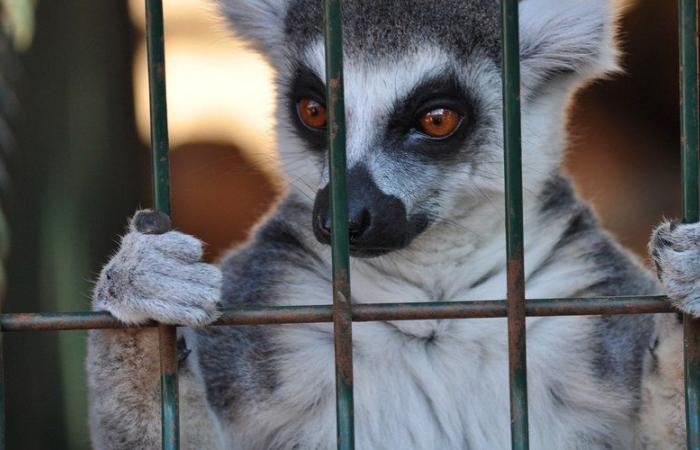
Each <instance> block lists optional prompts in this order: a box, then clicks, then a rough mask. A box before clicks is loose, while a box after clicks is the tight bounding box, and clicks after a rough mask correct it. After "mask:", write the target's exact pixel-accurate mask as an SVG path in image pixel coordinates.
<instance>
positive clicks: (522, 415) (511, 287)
mask: <svg viewBox="0 0 700 450" xmlns="http://www.w3.org/2000/svg"><path fill="white" fill-rule="evenodd" d="M501 20H502V40H503V42H502V45H503V62H502V79H503V143H504V152H505V155H504V157H505V184H506V241H507V243H506V246H507V258H508V261H507V268H508V296H507V297H508V374H509V383H510V420H511V445H512V448H513V449H518V450H527V448H528V445H529V444H528V414H527V368H526V354H525V275H524V274H525V272H524V261H523V190H522V167H521V165H522V164H521V141H520V137H521V130H520V44H519V36H518V35H519V29H518V26H519V25H518V0H502V1H501Z"/></svg>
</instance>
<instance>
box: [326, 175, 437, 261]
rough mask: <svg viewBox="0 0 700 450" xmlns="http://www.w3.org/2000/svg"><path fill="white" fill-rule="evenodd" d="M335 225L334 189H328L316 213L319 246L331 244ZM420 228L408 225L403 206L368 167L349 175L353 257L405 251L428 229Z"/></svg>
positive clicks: (350, 231)
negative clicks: (385, 189) (332, 191)
mask: <svg viewBox="0 0 700 450" xmlns="http://www.w3.org/2000/svg"><path fill="white" fill-rule="evenodd" d="M421 223H422V222H421ZM331 225H332V220H331V205H330V186H328V185H326V186H325V187H324V188H323V189H321V190H320V191H318V192H317V193H316V200H315V201H314V209H313V230H314V234H315V235H316V238H317V239H318V240H319V242H321V243H324V244H329V243H330V242H331ZM419 225H420V224H419V223H414V222H413V221H412V222H409V221H408V217H407V215H406V207H405V206H404V204H403V202H402V201H401V200H399V199H398V198H397V197H394V196H392V195H388V194H385V193H384V192H382V191H381V190H380V189H379V187H378V186H377V185H376V184H375V182H374V180H373V179H372V177H371V176H370V174H369V171H368V170H367V168H366V167H364V165H357V166H355V167H353V168H352V169H351V170H349V171H348V238H349V241H350V254H351V255H353V256H360V257H371V256H378V255H383V254H385V253H388V252H390V251H392V250H396V249H400V248H404V247H405V246H406V245H408V244H409V243H410V242H411V240H412V239H413V237H415V236H416V235H417V234H418V233H420V232H422V231H423V230H424V229H425V226H422V225H420V226H419Z"/></svg>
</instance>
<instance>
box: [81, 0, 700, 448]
mask: <svg viewBox="0 0 700 450" xmlns="http://www.w3.org/2000/svg"><path fill="white" fill-rule="evenodd" d="M220 5H221V11H222V12H223V13H224V15H225V17H227V19H228V20H229V22H230V23H231V26H232V27H233V29H234V31H235V32H236V33H237V34H238V35H239V36H240V37H241V38H243V39H245V40H247V42H249V43H250V44H251V45H252V46H253V47H254V48H256V49H257V50H259V51H260V52H261V54H263V55H264V56H265V57H266V58H267V60H268V61H269V62H270V63H271V64H272V66H273V67H274V68H275V70H276V74H277V89H278V99H277V110H276V111H277V112H276V120H277V142H278V147H279V153H280V159H281V162H282V167H283V169H284V171H285V173H286V177H287V179H288V181H289V193H288V194H287V196H286V197H285V198H284V199H283V200H282V201H281V203H280V204H279V206H278V207H277V209H276V211H275V212H274V214H272V215H271V216H270V217H269V218H268V219H266V220H265V222H264V223H262V224H261V225H260V226H259V227H258V228H257V230H256V231H255V233H254V235H253V237H252V238H251V240H250V241H249V242H248V243H247V244H246V245H245V246H242V247H240V248H237V249H234V250H233V251H232V252H231V253H230V254H229V255H228V256H227V257H226V258H224V259H223V260H222V261H221V263H220V264H219V265H210V264H205V263H203V262H202V261H201V257H202V244H201V242H200V241H198V240H197V239H196V238H194V237H192V236H188V235H185V234H182V233H179V232H177V231H170V232H167V233H164V234H160V235H153V234H146V233H142V232H140V231H139V230H140V228H139V227H138V223H136V222H138V220H139V217H141V218H143V217H144V216H143V214H148V213H141V216H138V215H137V216H136V219H135V222H132V224H131V225H130V228H129V230H128V233H127V234H126V235H125V236H124V237H123V239H122V242H121V247H120V249H119V250H118V252H117V253H116V255H115V256H114V257H113V258H112V260H111V261H110V262H109V263H108V264H107V265H106V266H105V268H104V269H103V271H102V273H101V275H100V277H99V280H98V281H97V285H96V288H95V291H94V299H93V305H94V308H95V309H98V310H106V311H109V312H110V313H112V314H113V315H114V316H115V317H117V318H118V319H120V320H122V321H124V322H126V323H130V324H140V323H144V322H146V321H149V320H155V321H158V322H162V323H169V324H182V325H186V326H187V327H184V328H181V329H180V333H181V337H182V338H183V339H184V342H186V345H187V347H188V348H189V350H191V354H190V355H189V357H187V359H185V360H184V361H183V363H182V366H181V368H180V379H181V381H180V389H181V395H182V406H181V408H182V413H181V421H182V426H183V429H182V440H183V447H184V448H192V449H231V448H233V449H245V450H252V449H260V450H263V449H265V450H272V449H280V450H282V449H300V450H301V449H328V448H333V447H334V446H335V436H336V430H335V404H334V389H335V385H334V359H333V339H332V325H331V324H300V325H276V326H272V325H270V326H237V327H208V328H207V327H204V326H205V325H207V324H208V323H210V322H211V321H213V320H215V319H216V317H217V316H218V314H219V312H220V311H221V309H223V308H226V307H232V306H240V305H307V304H324V303H325V304H328V303H331V289H330V284H331V269H330V267H331V264H330V248H329V246H328V242H329V236H330V227H331V224H330V218H329V192H328V191H329V188H328V169H327V157H328V152H327V148H326V145H325V97H324V82H323V80H324V76H323V74H324V52H323V36H322V2H320V1H318V0H220ZM498 9H499V6H498V2H497V1H496V0H464V1H459V2H436V1H428V0H392V1H387V0H347V1H346V2H344V4H343V20H344V33H345V34H344V52H345V55H344V59H345V75H344V80H345V92H346V99H345V104H346V112H347V126H348V129H347V156H348V180H349V181H348V192H349V213H350V224H349V228H350V230H349V233H350V242H351V255H352V258H351V266H352V272H351V273H352V280H351V283H352V285H351V288H352V301H353V302H355V303H375V302H415V301H451V300H492V299H493V300H497V299H502V298H504V297H505V294H506V292H505V286H506V269H505V260H506V258H505V239H504V233H505V231H504V230H505V225H504V223H505V222H504V220H505V219H504V209H503V201H504V183H503V175H502V174H503V163H502V159H503V157H502V155H503V146H502V137H503V136H502V120H501V81H500V64H501V60H500V24H499V19H498V17H499V14H498ZM520 20H521V22H520V34H521V61H522V68H521V74H522V124H523V178H524V200H523V201H524V228H525V270H526V272H525V277H526V286H527V293H526V294H527V297H528V298H551V297H572V296H575V297H585V296H609V295H624V294H635V295H637V294H657V293H662V292H663V293H666V294H668V295H669V297H670V298H671V299H672V300H673V302H674V304H675V306H677V307H678V309H679V311H683V312H687V313H690V314H693V315H698V314H700V296H699V295H700V286H699V285H698V280H700V276H699V275H700V273H699V272H700V227H699V226H698V225H695V224H693V225H678V226H676V225H673V224H671V223H663V224H662V225H660V226H659V227H658V229H657V230H656V231H655V233H654V237H653V238H652V240H651V243H650V249H651V255H652V257H653V260H654V262H655V263H656V267H657V277H658V278H659V279H660V280H661V283H659V282H658V281H657V277H655V276H653V275H652V274H650V273H649V272H648V271H647V270H646V269H645V268H643V267H642V265H641V264H640V263H639V262H638V261H637V259H636V258H635V257H634V256H632V255H631V254H629V253H628V252H627V251H625V250H623V249H622V248H621V247H620V246H619V245H618V244H617V243H616V242H615V241H614V239H612V238H611V237H610V236H609V235H608V234H607V233H606V232H605V231H604V230H602V229H601V227H600V225H599V224H598V222H597V220H596V218H595V215H594V213H593V212H592V211H591V209H590V208H589V206H587V205H586V204H585V203H584V202H582V201H581V200H580V199H579V198H578V197H577V195H576V193H575V191H574V189H573V188H572V186H571V183H570V182H569V180H568V179H567V177H566V175H565V174H563V173H562V170H561V160H562V154H563V149H564V147H565V144H566V135H565V133H564V125H565V120H566V111H567V104H568V102H569V100H570V98H571V95H572V93H573V92H575V91H576V90H577V88H578V87H580V86H581V85H582V84H584V83H587V82H590V81H591V80H594V79H596V78H598V77H600V76H602V75H604V74H606V73H609V72H611V71H615V70H616V57H617V49H616V43H615V29H616V25H615V21H616V11H615V10H614V8H613V7H612V6H611V4H610V3H609V2H608V1H606V0H522V1H521V2H520ZM679 330H680V324H679V322H678V320H677V318H676V317H675V315H658V316H652V315H640V316H607V317H601V316H583V317H539V318H528V320H527V336H528V382H529V384H528V395H529V401H530V407H529V413H530V442H531V447H532V448H533V449H557V450H560V449H641V448H647V449H671V448H682V445H683V442H684V429H683V420H682V416H683V411H682V408H683V404H682V401H681V400H679V397H678V396H679V395H681V392H682V376H681V373H680V372H681V371H680V367H681V366H680V365H681V358H682V356H681V353H682V351H681V345H680V331H679ZM156 350H157V334H156V332H155V331H154V330H150V329H131V330H94V331H92V332H91V333H90V337H89V348H88V359H87V371H88V378H89V389H90V412H91V414H90V424H91V433H92V442H93V445H94V447H95V448H98V449H134V448H157V447H159V445H160V444H159V443H160V406H159V378H158V359H157V355H158V352H157V351H156ZM353 352H354V376H355V391H354V393H355V422H356V428H355V430H356V442H357V448H359V449H373V450H374V449H397V448H400V449H503V448H508V446H509V442H510V422H509V414H508V411H509V410H508V378H507V374H508V370H507V342H506V322H505V319H473V320H426V321H396V322H390V321H389V322H368V323H355V324H354V326H353ZM681 397H682V395H681Z"/></svg>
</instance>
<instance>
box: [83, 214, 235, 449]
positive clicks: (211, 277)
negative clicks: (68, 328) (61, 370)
mask: <svg viewBox="0 0 700 450" xmlns="http://www.w3.org/2000/svg"><path fill="white" fill-rule="evenodd" d="M148 214H150V213H143V212H142V213H139V214H137V215H136V216H135V218H134V219H133V220H132V222H131V225H130V231H129V233H127V234H126V235H125V236H124V238H123V239H122V243H121V247H120V249H119V251H118V252H117V254H116V255H115V256H114V257H113V258H112V260H111V261H110V262H109V263H108V264H107V265H106V266H105V267H104V269H103V270H102V273H101V274H100V277H99V279H98V281H97V284H96V287H95V291H94V296H93V308H94V309H96V310H106V311H109V312H110V313H112V315H114V316H115V317H117V318H118V319H119V320H121V321H123V322H125V323H129V324H136V325H137V324H142V323H145V322H148V321H150V320H155V321H158V322H161V323H170V324H175V323H177V324H183V325H190V326H201V325H204V324H207V323H209V322H211V321H213V320H214V319H216V317H217V315H218V312H217V303H218V299H219V295H220V285H221V272H220V270H219V269H218V268H217V267H215V266H212V265H209V264H205V263H202V262H200V260H201V256H202V248H201V243H200V242H199V241H198V240H197V239H195V238H193V237H191V236H187V235H184V234H182V233H178V232H174V231H169V232H166V233H163V234H145V233H142V232H140V231H138V230H137V225H138V224H139V223H140V221H142V220H143V218H144V215H148ZM139 229H141V228H139ZM86 366H87V374H88V389H89V395H90V421H91V433H92V441H93V446H94V448H97V449H134V448H141V449H150V448H154V449H156V448H160V445H161V444H160V442H161V407H160V372H159V361H158V333H157V331H156V330H155V329H153V328H143V329H127V330H93V331H91V332H90V335H89V338H88V356H87V363H86ZM180 374H181V376H180V392H181V394H182V398H181V415H180V416H181V421H182V432H181V436H182V441H183V442H182V443H183V447H184V448H217V447H219V445H218V444H217V442H215V441H217V437H216V435H215V434H214V430H213V426H212V424H211V423H209V422H210V421H209V420H208V419H209V416H208V413H207V408H206V400H205V398H204V388H203V386H202V385H201V382H200V381H199V380H198V379H197V377H196V376H195V374H194V373H193V372H191V371H189V370H182V368H181V370H180ZM201 439H206V440H207V441H204V442H201V441H200V440H201Z"/></svg>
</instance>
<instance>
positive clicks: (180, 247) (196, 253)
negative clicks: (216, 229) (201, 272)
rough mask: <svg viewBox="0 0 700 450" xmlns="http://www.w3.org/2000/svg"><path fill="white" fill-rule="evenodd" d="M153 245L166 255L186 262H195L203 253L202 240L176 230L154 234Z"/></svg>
mask: <svg viewBox="0 0 700 450" xmlns="http://www.w3.org/2000/svg"><path fill="white" fill-rule="evenodd" d="M153 246H154V247H155V248H156V249H158V250H159V251H160V252H162V253H163V254H165V255H166V256H169V257H173V258H176V259H179V260H180V261H183V262H186V263H193V262H197V261H199V260H201V259H202V255H203V248H202V247H203V245H202V241H200V240H199V239H197V238H196V237H194V236H191V235H189V234H185V233H180V232H178V231H169V232H167V233H165V234H161V235H158V236H154V239H153Z"/></svg>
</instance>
